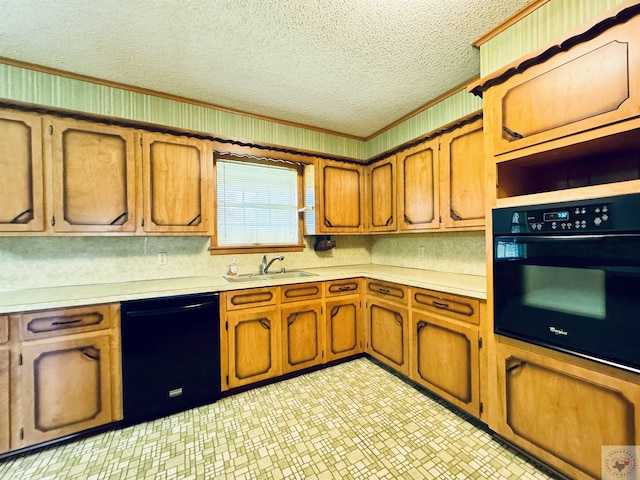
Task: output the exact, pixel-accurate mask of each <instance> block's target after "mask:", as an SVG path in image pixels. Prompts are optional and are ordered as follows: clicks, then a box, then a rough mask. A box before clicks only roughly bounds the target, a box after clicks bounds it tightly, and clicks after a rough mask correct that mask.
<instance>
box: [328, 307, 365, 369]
mask: <svg viewBox="0 0 640 480" xmlns="http://www.w3.org/2000/svg"><path fill="white" fill-rule="evenodd" d="M326 312H327V313H326V315H327V361H331V360H337V359H339V358H344V357H350V356H351V355H355V354H357V353H360V352H362V350H363V349H362V338H363V334H362V301H361V299H360V296H359V295H350V296H345V297H340V298H338V299H334V300H327V303H326Z"/></svg>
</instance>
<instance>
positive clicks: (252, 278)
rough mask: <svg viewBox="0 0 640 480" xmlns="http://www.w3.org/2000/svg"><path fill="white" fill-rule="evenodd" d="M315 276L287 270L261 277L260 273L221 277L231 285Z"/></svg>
mask: <svg viewBox="0 0 640 480" xmlns="http://www.w3.org/2000/svg"><path fill="white" fill-rule="evenodd" d="M313 275H316V274H315V273H311V272H305V271H304V270H287V271H284V272H276V273H267V274H265V275H262V274H260V273H243V274H241V275H238V276H236V277H231V276H229V275H223V277H224V278H225V280H226V281H228V282H231V283H241V282H260V281H264V282H266V281H268V280H279V279H281V278H301V277H311V276H313Z"/></svg>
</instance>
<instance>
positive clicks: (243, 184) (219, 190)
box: [214, 159, 302, 250]
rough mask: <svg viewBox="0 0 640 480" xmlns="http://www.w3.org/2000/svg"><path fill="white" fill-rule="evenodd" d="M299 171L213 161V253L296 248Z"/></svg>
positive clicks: (264, 164) (279, 166)
mask: <svg viewBox="0 0 640 480" xmlns="http://www.w3.org/2000/svg"><path fill="white" fill-rule="evenodd" d="M301 181H302V175H301V167H299V166H297V165H290V164H286V163H282V164H276V163H275V162H260V163H253V162H249V161H236V160H228V159H217V160H216V198H217V212H216V213H217V225H216V230H217V231H216V236H215V242H214V243H215V244H216V247H214V248H217V249H225V250H230V249H247V248H254V249H255V248H256V247H262V250H265V247H267V248H271V247H286V246H289V247H300V246H301V245H302V239H301V221H300V215H299V214H298V209H299V203H300V185H301Z"/></svg>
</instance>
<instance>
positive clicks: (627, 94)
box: [484, 16, 640, 155]
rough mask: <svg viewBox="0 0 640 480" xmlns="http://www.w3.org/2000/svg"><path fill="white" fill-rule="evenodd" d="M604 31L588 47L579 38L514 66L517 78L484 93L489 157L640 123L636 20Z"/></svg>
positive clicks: (639, 31)
mask: <svg viewBox="0 0 640 480" xmlns="http://www.w3.org/2000/svg"><path fill="white" fill-rule="evenodd" d="M618 22H620V23H618ZM610 25H613V26H611V28H608V29H606V30H604V31H602V32H601V33H600V34H599V35H597V36H595V37H594V38H591V39H589V40H588V41H587V38H588V37H587V35H584V36H583V35H580V34H578V35H576V36H575V37H573V38H571V39H569V40H568V41H565V42H563V43H564V44H570V43H571V44H573V46H572V47H571V48H568V49H557V51H556V52H554V53H555V54H549V53H548V52H547V51H545V52H544V53H541V54H539V55H538V56H536V57H534V58H533V59H528V58H527V59H521V60H519V61H517V62H515V63H516V64H517V66H516V69H517V70H518V73H519V74H518V75H514V76H510V77H509V78H508V79H505V80H504V81H503V82H502V83H499V84H498V85H496V86H494V87H491V88H489V89H488V90H487V92H486V94H485V103H484V104H485V107H486V117H487V124H488V132H489V137H490V141H489V145H490V149H491V151H492V153H493V154H494V155H500V154H503V153H507V152H511V151H514V150H518V149H522V148H525V147H531V146H533V145H540V148H541V149H544V150H548V149H549V148H553V143H557V142H556V141H557V140H559V139H562V138H563V137H568V136H571V135H576V134H578V133H581V132H586V131H589V130H593V129H596V128H600V127H603V126H606V125H610V124H613V123H617V122H620V121H623V120H626V119H629V118H632V117H637V116H639V115H640V110H639V109H638V103H639V102H640V29H639V28H638V27H639V26H640V17H638V16H635V17H633V18H631V19H630V20H628V21H625V22H624V23H622V21H620V20H619V21H617V22H611V23H610ZM525 62H526V63H527V64H528V65H527V67H524V68H523V67H522V65H523V64H525ZM529 65H530V66H529ZM591 135H597V133H596V132H593V134H591ZM543 144H546V145H543Z"/></svg>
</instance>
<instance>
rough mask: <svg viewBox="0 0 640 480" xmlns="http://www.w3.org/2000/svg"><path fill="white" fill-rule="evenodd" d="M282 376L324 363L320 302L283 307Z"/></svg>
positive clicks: (322, 320) (322, 321)
mask: <svg viewBox="0 0 640 480" xmlns="http://www.w3.org/2000/svg"><path fill="white" fill-rule="evenodd" d="M280 315H281V318H282V351H283V367H284V368H283V373H288V372H293V371H295V370H300V369H303V368H307V367H311V366H313V365H319V364H320V363H322V362H323V360H324V328H323V324H324V319H323V316H322V305H321V304H320V303H306V304H303V303H299V304H296V305H295V306H291V307H287V308H283V309H282V310H281V313H280Z"/></svg>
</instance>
